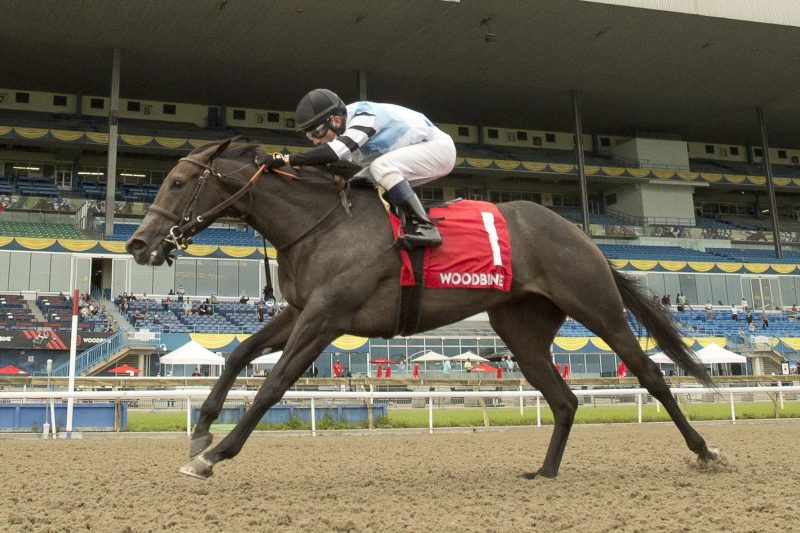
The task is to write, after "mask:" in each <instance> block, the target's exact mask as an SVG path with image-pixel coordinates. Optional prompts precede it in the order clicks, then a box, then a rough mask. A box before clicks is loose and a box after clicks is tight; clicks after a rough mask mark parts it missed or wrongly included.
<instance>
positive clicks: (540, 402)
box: [536, 396, 542, 428]
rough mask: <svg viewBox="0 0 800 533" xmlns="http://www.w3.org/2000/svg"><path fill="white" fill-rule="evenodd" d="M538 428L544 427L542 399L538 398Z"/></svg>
mask: <svg viewBox="0 0 800 533" xmlns="http://www.w3.org/2000/svg"><path fill="white" fill-rule="evenodd" d="M536 427H537V428H540V427H542V398H541V396H537V397H536Z"/></svg>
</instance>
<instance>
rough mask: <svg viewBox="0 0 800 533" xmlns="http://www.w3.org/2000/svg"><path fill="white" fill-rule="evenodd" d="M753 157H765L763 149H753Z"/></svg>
mask: <svg viewBox="0 0 800 533" xmlns="http://www.w3.org/2000/svg"><path fill="white" fill-rule="evenodd" d="M753 155H754V156H755V157H764V151H763V150H762V149H761V148H753Z"/></svg>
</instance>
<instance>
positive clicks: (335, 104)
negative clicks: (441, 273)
mask: <svg viewBox="0 0 800 533" xmlns="http://www.w3.org/2000/svg"><path fill="white" fill-rule="evenodd" d="M295 120H296V127H297V129H298V130H299V131H302V132H304V133H305V134H306V137H308V139H309V140H310V141H311V142H312V143H313V144H314V148H312V149H311V150H308V151H307V152H303V153H298V154H291V155H288V154H282V153H276V154H272V155H259V156H257V157H256V164H257V165H259V166H261V165H265V166H266V167H267V168H278V167H282V166H284V165H290V166H301V165H325V164H329V163H335V162H337V161H342V160H345V161H352V162H354V163H357V164H362V165H366V168H365V169H364V170H362V171H361V172H359V173H358V174H357V176H358V177H366V178H372V179H374V180H375V181H376V182H377V183H378V185H380V186H381V187H383V188H384V189H385V190H386V200H387V201H388V202H389V203H390V204H391V205H392V206H394V207H395V209H397V210H398V212H400V213H401V214H403V215H404V216H405V217H406V218H407V219H408V220H410V221H411V223H412V227H413V230H412V231H411V232H410V233H407V234H405V235H403V236H401V237H400V238H398V239H397V243H396V244H397V245H398V246H400V247H403V248H405V249H408V250H410V249H413V248H419V247H436V246H439V245H440V244H441V243H442V237H441V235H439V230H437V229H436V226H434V225H433V223H432V222H431V220H430V218H428V215H427V213H426V212H425V209H424V208H423V207H422V203H421V202H420V200H419V198H417V196H416V195H415V194H414V191H413V190H412V188H411V184H413V185H415V186H419V185H423V184H425V183H428V182H430V181H433V180H435V179H437V178H441V177H442V176H445V175H447V174H449V173H450V171H452V170H453V167H454V166H455V162H456V148H455V143H454V142H453V139H452V137H450V135H448V134H447V133H445V132H443V131H442V130H440V129H439V128H437V127H436V126H435V125H434V124H433V122H431V121H430V120H429V119H428V118H427V117H426V116H425V115H423V114H421V113H419V112H417V111H413V110H411V109H408V108H405V107H401V106H398V105H394V104H382V103H375V102H367V101H360V102H354V103H352V104H350V105H345V103H344V101H342V99H341V98H339V96H338V95H337V94H336V93H334V92H333V91H330V90H328V89H314V90H313V91H311V92H309V93H308V94H306V95H305V96H304V97H303V98H302V99H301V100H300V103H299V104H298V105H297V111H296V112H295Z"/></svg>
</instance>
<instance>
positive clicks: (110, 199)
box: [105, 48, 120, 235]
mask: <svg viewBox="0 0 800 533" xmlns="http://www.w3.org/2000/svg"><path fill="white" fill-rule="evenodd" d="M119 64H120V49H119V48H114V58H113V64H112V66H111V104H110V106H109V110H108V163H107V164H106V169H107V172H106V231H105V232H106V235H109V234H112V233H114V195H115V194H116V192H117V191H116V188H117V137H118V133H119Z"/></svg>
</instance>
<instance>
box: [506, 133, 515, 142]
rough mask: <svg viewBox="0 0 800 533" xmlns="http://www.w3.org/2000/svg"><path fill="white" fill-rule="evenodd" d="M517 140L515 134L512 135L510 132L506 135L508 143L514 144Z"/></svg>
mask: <svg viewBox="0 0 800 533" xmlns="http://www.w3.org/2000/svg"><path fill="white" fill-rule="evenodd" d="M516 138H517V137H516V136H515V135H514V134H513V133H511V132H510V131H509V132H508V133H506V140H507V141H508V142H510V143H513V142H514V140H515V139H516Z"/></svg>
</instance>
